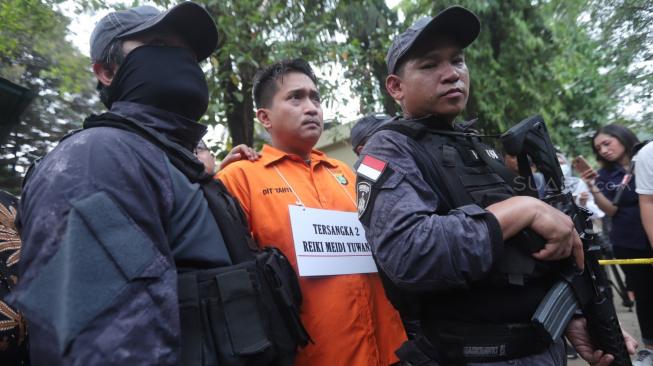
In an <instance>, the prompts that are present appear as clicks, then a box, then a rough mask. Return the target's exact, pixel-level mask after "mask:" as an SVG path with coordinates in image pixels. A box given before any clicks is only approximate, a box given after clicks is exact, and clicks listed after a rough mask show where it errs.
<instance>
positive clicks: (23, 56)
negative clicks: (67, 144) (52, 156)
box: [0, 0, 97, 193]
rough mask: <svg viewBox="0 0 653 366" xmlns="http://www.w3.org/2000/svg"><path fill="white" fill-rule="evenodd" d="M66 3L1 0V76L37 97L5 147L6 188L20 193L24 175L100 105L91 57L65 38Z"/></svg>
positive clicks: (1, 167) (1, 181) (0, 152)
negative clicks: (62, 9)
mask: <svg viewBox="0 0 653 366" xmlns="http://www.w3.org/2000/svg"><path fill="white" fill-rule="evenodd" d="M58 2H60V1H37V0H4V1H2V2H0V24H2V30H1V32H0V50H2V51H1V52H0V75H2V76H3V77H5V78H7V79H9V80H11V81H13V82H16V83H18V84H20V85H23V86H25V87H27V88H29V89H31V90H32V91H33V92H34V93H35V94H36V98H35V99H34V101H33V102H32V104H31V105H30V106H29V107H28V109H27V110H26V112H25V113H24V115H23V116H22V118H21V124H20V125H19V126H17V127H16V128H15V129H14V131H13V132H12V134H11V135H10V136H9V139H8V141H3V142H2V146H1V148H0V172H1V173H0V189H5V190H9V191H11V192H13V193H18V191H19V187H20V180H21V178H22V174H23V173H24V172H25V170H26V169H27V166H28V165H29V164H30V163H31V162H32V161H33V160H34V159H35V158H36V157H38V156H42V155H44V154H45V153H46V152H47V151H48V150H50V149H51V148H52V147H53V146H54V144H55V143H56V141H58V140H59V139H60V138H61V137H63V135H64V134H66V133H68V132H70V131H71V130H72V129H75V128H77V127H79V126H81V122H82V121H83V119H84V118H85V116H86V115H88V114H89V113H90V112H91V110H93V109H96V110H97V108H96V101H97V98H95V96H94V94H95V92H94V84H93V82H92V80H93V77H92V74H91V72H90V70H89V61H88V58H86V57H84V56H82V55H81V54H80V53H79V51H78V50H77V49H76V48H74V47H73V46H72V45H71V44H70V43H69V42H68V41H66V40H65V38H64V37H65V35H66V27H67V25H68V22H69V20H68V19H67V18H66V17H65V16H63V15H61V14H59V13H57V12H56V11H54V10H53V5H54V4H56V3H58Z"/></svg>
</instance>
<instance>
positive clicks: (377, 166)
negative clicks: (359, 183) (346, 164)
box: [356, 155, 388, 182]
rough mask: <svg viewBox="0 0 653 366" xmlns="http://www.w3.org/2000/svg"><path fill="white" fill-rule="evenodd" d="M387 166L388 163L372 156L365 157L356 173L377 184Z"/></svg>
mask: <svg viewBox="0 0 653 366" xmlns="http://www.w3.org/2000/svg"><path fill="white" fill-rule="evenodd" d="M387 165H388V163H387V162H385V161H383V160H379V159H377V158H375V157H373V156H371V155H365V157H364V158H363V160H362V161H361V163H360V165H359V166H358V169H357V170H356V173H358V174H359V175H361V176H362V177H365V178H367V179H369V180H371V181H372V182H376V181H377V180H378V179H379V177H380V176H381V174H382V173H383V171H384V170H385V167H386V166H387Z"/></svg>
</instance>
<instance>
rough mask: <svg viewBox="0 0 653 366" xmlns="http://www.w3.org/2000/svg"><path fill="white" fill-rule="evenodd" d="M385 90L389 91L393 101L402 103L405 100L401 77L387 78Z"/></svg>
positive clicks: (390, 76) (393, 75)
mask: <svg viewBox="0 0 653 366" xmlns="http://www.w3.org/2000/svg"><path fill="white" fill-rule="evenodd" d="M385 89H386V90H387V91H388V94H390V96H391V97H392V99H394V100H396V101H401V100H402V99H404V90H403V85H402V83H401V77H400V76H399V75H395V74H390V75H388V77H387V78H385Z"/></svg>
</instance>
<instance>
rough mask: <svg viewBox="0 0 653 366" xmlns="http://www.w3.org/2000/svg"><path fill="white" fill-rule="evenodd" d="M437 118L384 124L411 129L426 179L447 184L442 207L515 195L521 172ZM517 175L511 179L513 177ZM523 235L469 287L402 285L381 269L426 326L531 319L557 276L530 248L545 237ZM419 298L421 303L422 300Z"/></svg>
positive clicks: (436, 186) (397, 297) (405, 308)
mask: <svg viewBox="0 0 653 366" xmlns="http://www.w3.org/2000/svg"><path fill="white" fill-rule="evenodd" d="M432 124H433V120H432V119H420V120H412V121H410V120H400V121H393V122H391V123H388V124H387V125H385V126H384V127H382V128H381V130H386V129H387V130H392V131H396V132H399V133H401V134H404V135H406V136H408V137H409V139H408V140H407V141H408V144H409V145H410V148H411V150H412V154H413V158H414V160H415V162H416V165H417V167H418V168H419V170H420V172H421V173H422V176H423V177H424V179H425V180H426V182H427V183H428V184H429V185H430V186H431V187H433V191H434V192H439V193H440V196H439V197H438V198H439V199H440V202H441V203H442V204H440V205H439V207H438V210H437V214H438V215H446V214H447V213H448V212H449V211H450V210H452V209H454V208H457V207H460V206H464V205H467V204H477V205H479V206H481V207H484V208H485V207H487V206H489V205H491V204H493V203H496V202H499V201H502V200H505V199H507V198H510V197H512V196H515V195H516V193H515V188H518V187H516V186H517V185H516V184H510V183H515V182H519V179H518V177H517V176H516V175H514V173H512V172H510V171H509V170H508V169H507V168H505V166H503V161H502V160H501V158H500V157H499V154H498V153H497V152H496V151H495V150H494V149H493V148H492V147H490V146H488V145H486V144H483V143H482V142H481V140H480V137H479V136H478V135H477V134H475V133H473V132H470V131H468V130H467V129H466V128H468V127H469V124H468V125H466V126H464V127H456V128H455V129H451V128H450V127H449V128H446V127H445V128H442V129H438V128H434V127H433V125H432ZM509 182H510V183H509ZM525 235H526V234H521V235H518V236H516V237H514V238H511V240H509V241H507V242H506V245H505V251H504V253H503V255H502V257H501V259H500V260H498V261H497V263H495V265H494V269H493V271H492V274H491V275H490V276H489V277H488V278H487V279H486V280H484V281H481V282H478V283H473V284H470V285H469V287H468V288H466V289H455V290H448V291H434V292H429V293H424V292H421V293H412V292H407V291H405V290H400V289H399V288H397V287H396V286H394V285H393V284H392V283H391V282H390V281H388V280H387V278H386V277H385V276H384V275H383V274H382V273H381V277H382V279H384V285H385V287H386V291H387V293H388V296H389V298H390V299H391V301H392V302H393V303H394V304H395V306H396V307H397V308H398V309H399V310H400V312H401V313H402V316H403V315H404V314H406V313H412V314H407V316H406V317H407V318H414V317H417V318H419V320H420V322H421V323H422V327H423V328H428V326H429V324H431V325H433V326H434V327H435V326H436V325H437V326H440V325H441V324H444V323H450V322H454V323H455V322H462V323H481V324H504V323H527V322H529V321H530V317H531V316H532V315H533V313H534V312H535V309H536V308H537V306H538V305H539V303H540V302H541V300H542V298H543V297H544V296H545V295H546V292H547V291H548V289H549V288H550V286H551V285H552V283H553V281H554V277H553V276H551V275H547V272H548V271H547V267H546V266H545V265H544V264H542V263H541V262H538V261H535V260H534V259H533V258H532V257H531V256H530V253H531V252H533V251H535V250H536V249H537V245H538V244H537V243H534V242H532V240H531V239H530V238H528V237H526V236H525ZM415 303H418V304H419V306H418V307H417V306H415Z"/></svg>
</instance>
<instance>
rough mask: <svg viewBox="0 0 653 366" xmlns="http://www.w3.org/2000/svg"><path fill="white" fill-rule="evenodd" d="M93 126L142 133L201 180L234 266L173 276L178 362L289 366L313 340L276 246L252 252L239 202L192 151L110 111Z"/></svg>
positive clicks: (197, 365)
mask: <svg viewBox="0 0 653 366" xmlns="http://www.w3.org/2000/svg"><path fill="white" fill-rule="evenodd" d="M92 127H112V128H118V129H122V130H126V131H129V132H133V133H136V134H138V135H140V136H142V137H143V138H145V139H147V140H148V141H150V142H152V143H153V144H154V145H156V146H157V147H159V148H160V149H161V150H163V151H164V152H165V153H166V155H167V156H168V159H169V160H170V162H171V163H172V164H173V165H174V166H175V167H176V168H177V169H179V171H181V172H182V173H183V174H184V175H185V176H186V177H187V178H188V179H189V180H190V181H191V182H193V183H198V184H199V185H200V186H201V188H202V191H203V193H204V197H205V198H206V200H207V203H208V206H209V209H210V211H211V213H212V214H213V217H214V219H215V221H216V223H217V225H218V227H219V229H220V231H221V233H222V235H223V238H224V241H225V244H226V247H227V251H228V252H229V255H230V258H231V260H232V263H234V264H233V265H231V266H225V267H220V268H214V269H208V270H206V269H203V270H195V271H193V270H191V271H184V273H179V274H178V288H177V290H178V297H179V311H180V323H181V335H180V339H181V357H180V364H181V365H184V366H214V365H221V366H259V365H260V366H292V364H293V361H294V358H295V355H296V350H297V347H298V346H305V345H306V344H307V343H308V342H309V341H310V336H309V335H308V333H307V332H306V330H305V328H304V326H303V324H302V322H301V320H300V317H299V309H300V306H301V302H302V296H301V291H300V288H299V281H298V279H297V276H296V274H295V271H294V270H293V268H292V266H291V265H290V263H289V262H288V260H287V259H286V257H285V256H284V255H283V254H282V253H281V252H280V251H279V250H277V249H276V248H265V249H263V250H259V249H258V248H257V246H256V244H255V243H254V241H253V239H252V237H251V235H250V234H249V230H248V228H247V222H246V220H245V217H244V213H243V211H242V208H241V207H240V205H239V203H238V202H237V201H236V200H235V199H234V198H233V197H232V196H231V195H230V194H229V193H228V192H227V189H226V188H225V187H224V185H223V184H222V183H221V182H220V181H217V180H214V179H213V178H212V177H211V176H210V175H208V174H207V173H206V172H204V166H203V164H202V163H200V162H199V161H197V159H194V158H193V157H192V153H191V152H190V151H187V150H185V149H183V148H181V146H179V145H177V144H175V143H173V142H171V141H170V140H168V139H167V138H166V137H165V136H163V135H162V134H160V133H159V132H157V131H156V130H153V129H150V128H147V127H144V126H142V125H141V124H140V123H138V121H133V120H131V119H128V118H124V117H121V116H117V115H114V114H111V113H105V114H102V115H100V116H93V117H91V118H89V119H87V120H86V121H85V122H84V128H92ZM198 244H199V243H198ZM207 244H209V245H211V244H210V243H207Z"/></svg>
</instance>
